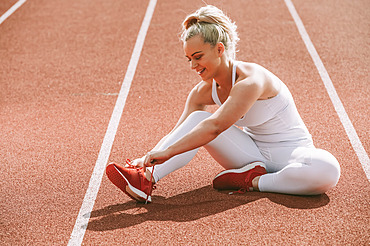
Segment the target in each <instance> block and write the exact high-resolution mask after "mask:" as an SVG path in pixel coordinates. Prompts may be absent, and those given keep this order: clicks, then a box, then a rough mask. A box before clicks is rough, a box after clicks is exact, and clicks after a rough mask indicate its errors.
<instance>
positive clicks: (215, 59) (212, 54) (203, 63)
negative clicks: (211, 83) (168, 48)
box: [184, 35, 222, 81]
mask: <svg viewBox="0 0 370 246" xmlns="http://www.w3.org/2000/svg"><path fill="white" fill-rule="evenodd" d="M184 52H185V56H186V58H188V59H189V63H190V66H191V69H195V71H196V72H197V73H198V74H199V76H200V77H202V79H203V80H204V81H207V80H210V79H213V78H214V77H215V75H216V73H217V68H218V66H219V65H220V63H221V59H220V58H221V55H220V53H221V54H222V52H219V48H218V45H215V46H212V45H211V44H210V43H205V42H204V41H203V37H202V36H201V35H196V36H194V37H192V38H190V39H189V40H187V41H186V42H185V43H184Z"/></svg>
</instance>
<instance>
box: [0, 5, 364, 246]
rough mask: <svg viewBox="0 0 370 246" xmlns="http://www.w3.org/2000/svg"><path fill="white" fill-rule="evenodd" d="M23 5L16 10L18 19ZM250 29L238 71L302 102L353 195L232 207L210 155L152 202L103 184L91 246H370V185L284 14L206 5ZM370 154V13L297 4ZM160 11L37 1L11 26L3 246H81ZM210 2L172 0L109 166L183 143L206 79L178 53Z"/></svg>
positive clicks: (5, 86) (259, 197)
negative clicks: (190, 24)
mask: <svg viewBox="0 0 370 246" xmlns="http://www.w3.org/2000/svg"><path fill="white" fill-rule="evenodd" d="M15 2H16V1H11V0H7V1H2V2H1V3H0V11H1V12H0V14H3V13H4V12H5V11H6V10H7V9H8V8H10V7H11V6H12V5H13V4H14V3H15ZM207 2H208V3H209V4H214V5H216V6H218V7H220V8H222V9H224V10H225V12H227V13H228V14H229V15H230V16H231V17H232V19H233V20H234V21H236V23H237V24H238V30H239V35H240V38H241V41H240V43H239V50H240V51H239V53H238V59H240V60H247V61H251V62H256V63H259V64H261V65H263V66H265V67H267V68H268V69H270V70H271V71H273V72H274V73H275V74H277V75H278V76H279V77H280V78H281V79H282V80H283V81H284V82H285V83H286V84H287V85H288V87H289V88H290V90H291V91H292V94H293V96H294V98H295V100H296V104H297V107H298V109H299V111H300V113H301V115H302V117H303V119H304V121H305V122H306V124H307V126H308V128H309V130H310V131H311V133H312V135H313V138H314V141H315V144H316V146H317V147H320V148H323V149H327V150H328V151H330V152H331V153H333V154H334V155H335V156H336V157H337V158H338V160H339V162H340V164H341V168H342V176H341V179H340V181H339V183H338V186H337V187H335V188H334V189H332V190H330V191H329V192H327V193H325V194H323V195H320V196H312V197H302V196H290V195H282V194H272V193H257V192H254V193H247V194H245V195H234V196H230V195H228V194H226V193H223V192H218V191H215V190H213V189H212V187H211V186H210V184H211V180H212V178H213V177H214V176H215V175H216V174H217V173H218V172H219V171H220V170H221V167H220V166H219V165H218V164H217V163H215V161H214V160H213V159H212V158H211V157H210V156H209V155H208V154H207V153H206V151H204V150H201V151H200V152H199V154H198V155H197V156H196V157H195V158H194V160H193V161H191V163H189V164H188V165H187V166H186V167H184V168H183V169H181V170H179V171H177V172H175V173H172V174H170V175H169V176H167V177H166V178H164V179H163V180H161V181H160V182H159V183H158V189H157V190H155V191H154V193H153V203H152V204H150V205H145V206H144V205H140V204H137V203H136V202H133V201H131V200H130V199H129V198H128V197H126V196H124V195H123V193H122V192H120V191H119V190H118V189H116V188H115V187H114V186H113V185H112V184H111V183H110V182H109V180H108V179H107V177H106V176H105V175H104V176H103V179H102V183H101V187H100V189H99V193H98V196H97V198H96V203H95V205H94V208H93V210H92V213H91V218H90V221H89V224H88V227H87V230H86V234H85V236H84V239H83V244H84V245H136V244H159V245H162V244H170V245H173V244H181V245H183V244H185V245H194V244H198V245H199V244H200V245H224V244H230V245H240V244H243V245H283V244H286V245H367V244H369V243H370V236H369V231H370V223H369V217H370V212H369V211H370V205H369V201H370V195H369V194H370V185H369V181H368V179H367V177H366V175H365V173H364V171H363V168H362V166H361V163H360V162H359V159H358V157H357V155H356V153H355V151H354V150H353V147H352V145H351V143H350V141H349V138H348V136H347V135H346V132H345V131H344V128H343V126H342V124H341V122H340V120H339V117H338V115H337V113H336V112H335V110H334V107H333V105H332V103H331V101H330V98H329V96H328V93H327V91H326V89H325V87H324V85H323V83H322V81H321V78H320V76H319V74H318V72H317V69H316V67H315V65H314V63H313V61H312V59H311V57H310V56H309V54H308V52H307V49H306V47H305V46H304V43H303V41H302V39H301V37H300V35H299V33H298V30H297V27H296V25H295V23H294V21H293V19H292V17H291V15H290V13H289V11H288V9H287V7H286V5H285V3H284V1H267V0H262V1H257V0H248V1H236V0H230V1H227V3H226V2H225V1H221V0H219V1H207ZM293 3H294V5H295V7H296V9H297V11H298V14H299V15H300V17H301V19H302V21H303V23H304V25H305V27H306V30H307V32H308V34H309V35H310V38H311V40H312V42H313V44H314V45H315V47H316V49H317V51H318V53H319V55H320V57H321V59H322V61H323V63H324V65H325V67H326V69H327V71H328V73H329V75H330V77H331V79H332V81H333V84H334V86H335V88H336V90H337V93H338V95H339V97H340V99H341V101H342V103H343V105H344V107H345V109H346V111H347V114H348V116H349V118H350V120H351V122H352V123H353V125H354V128H355V129H356V132H357V134H358V136H359V139H360V141H361V142H362V145H363V147H364V148H365V150H366V152H367V153H369V149H370V142H369V138H368V136H369V127H368V120H369V118H368V116H369V115H370V114H369V108H370V107H369V97H368V95H369V93H370V91H369V90H370V87H369V86H368V81H370V77H369V69H368V67H369V66H370V60H369V59H370V58H369V57H370V51H369V49H368V44H369V41H370V40H369V39H370V33H369V31H370V30H369V28H368V27H369V22H370V16H369V15H368V13H367V9H369V7H370V6H369V5H370V4H369V2H368V1H365V0H359V1H355V2H354V1H349V0H344V1H340V2H338V1H334V0H328V1H325V2H323V1H319V0H313V1H303V0H294V1H293ZM147 5H148V1H144V0H140V1H135V2H133V1H126V0H122V1H113V0H105V1H102V0H97V1H86V0H75V1H72V0H65V1H42V0H28V1H27V2H26V3H25V4H24V5H23V6H22V7H21V8H20V9H18V10H17V11H16V12H15V13H14V14H12V15H11V16H10V17H9V18H8V19H7V20H6V21H4V23H2V24H1V25H0V57H1V62H0V105H1V107H0V109H1V110H0V122H1V124H0V133H1V142H0V144H1V145H0V146H1V147H0V156H1V157H2V158H1V159H2V164H1V167H2V168H1V170H2V171H1V180H0V189H1V190H0V191H1V196H0V199H1V200H0V211H1V213H0V227H1V230H0V242H1V243H0V244H3V245H50V244H52V245H66V244H67V243H68V241H69V238H70V236H71V233H72V230H73V227H74V224H75V222H76V218H77V215H78V213H79V209H80V207H81V204H82V202H83V199H84V196H85V193H86V190H87V187H88V184H89V180H90V177H91V174H92V171H93V168H94V165H95V162H96V160H97V156H98V153H99V150H100V148H101V145H102V142H103V138H104V135H105V131H106V129H107V126H108V122H109V119H110V117H111V114H112V111H113V108H114V105H115V103H116V99H117V95H118V92H119V90H120V88H121V84H122V81H123V77H124V75H125V72H126V68H127V66H128V64H129V61H130V56H131V53H132V50H133V47H134V44H135V41H136V37H137V34H138V32H139V29H140V25H141V22H142V20H143V18H144V15H145V11H146V7H147ZM202 5H203V3H202V1H198V0H197V1H196V0H188V1H183V0H179V1H169V0H161V1H158V3H157V5H156V8H155V11H154V15H153V18H152V20H151V23H150V27H149V30H148V33H147V37H146V40H145V43H144V47H143V50H142V53H141V56H140V60H139V63H138V67H137V70H136V74H135V77H134V80H133V82H132V87H131V89H130V93H129V96H128V98H127V102H126V105H125V108H124V112H123V114H122V119H121V122H120V125H119V128H118V131H117V134H116V138H115V142H114V145H113V148H112V151H111V156H110V158H109V160H110V161H121V162H123V161H124V159H125V158H135V157H138V156H140V155H143V154H144V153H146V152H147V151H148V150H149V149H150V148H152V147H153V146H154V145H155V144H156V142H157V141H158V140H159V139H160V138H161V136H163V135H164V134H166V133H168V132H169V131H170V130H171V128H172V127H173V126H174V124H175V123H176V121H177V118H178V117H179V115H180V114H181V112H182V107H183V104H184V101H185V98H186V96H187V93H188V91H189V90H190V89H191V88H192V87H193V86H194V85H195V83H197V81H198V80H199V78H198V76H197V75H196V73H194V72H193V71H191V70H190V69H189V67H188V64H187V61H186V58H184V54H183V51H182V45H181V42H180V41H179V39H178V34H179V32H180V30H181V29H180V24H181V22H182V20H183V19H184V17H185V16H186V14H188V13H190V12H192V11H194V10H195V9H197V8H198V7H200V6H202Z"/></svg>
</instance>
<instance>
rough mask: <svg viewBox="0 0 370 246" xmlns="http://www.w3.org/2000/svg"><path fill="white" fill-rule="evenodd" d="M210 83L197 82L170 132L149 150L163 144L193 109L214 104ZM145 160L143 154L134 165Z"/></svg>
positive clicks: (154, 149)
mask: <svg viewBox="0 0 370 246" xmlns="http://www.w3.org/2000/svg"><path fill="white" fill-rule="evenodd" d="M211 89H212V85H210V84H209V83H206V82H204V81H202V82H200V83H198V84H197V85H196V86H195V87H194V88H193V89H192V90H191V91H190V93H189V95H188V97H187V100H186V103H185V107H184V110H183V112H182V114H181V116H180V118H179V120H178V121H177V123H176V125H175V127H174V128H173V129H172V130H171V132H170V133H168V134H167V135H166V136H164V137H163V138H162V139H161V140H160V141H159V142H158V143H157V144H156V146H155V147H154V148H153V149H152V150H151V152H155V151H158V149H159V147H160V146H161V145H162V144H163V142H164V141H165V140H166V138H167V136H169V135H170V134H171V133H172V132H173V131H175V130H176V129H177V127H179V126H180V125H181V124H182V122H184V120H185V119H186V118H187V117H188V116H189V115H190V114H191V113H192V112H194V111H197V110H204V109H205V107H206V105H211V104H214V102H213V99H212V94H211ZM144 160H145V156H143V157H142V158H139V159H136V160H134V161H133V163H132V164H133V165H134V166H143V163H144Z"/></svg>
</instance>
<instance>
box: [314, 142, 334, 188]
mask: <svg viewBox="0 0 370 246" xmlns="http://www.w3.org/2000/svg"><path fill="white" fill-rule="evenodd" d="M312 164H313V165H312V166H314V167H315V168H317V172H316V175H317V176H316V178H315V181H316V182H315V183H313V185H314V186H315V188H316V189H317V193H324V192H326V191H328V190H330V189H331V188H333V187H335V186H336V185H337V183H338V181H339V178H340V165H339V162H338V160H337V159H336V158H335V157H334V156H333V155H332V154H331V153H329V152H327V151H326V150H321V149H318V150H317V151H316V154H315V155H314V156H313V157H312Z"/></svg>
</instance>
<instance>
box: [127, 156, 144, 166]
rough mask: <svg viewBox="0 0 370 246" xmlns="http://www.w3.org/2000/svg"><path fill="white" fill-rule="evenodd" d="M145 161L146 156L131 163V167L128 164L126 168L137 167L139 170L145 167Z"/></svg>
mask: <svg viewBox="0 0 370 246" xmlns="http://www.w3.org/2000/svg"><path fill="white" fill-rule="evenodd" d="M144 160H145V156H143V157H141V158H138V159H135V160H133V161H131V163H130V164H131V166H130V165H129V164H126V165H125V167H126V168H127V167H132V166H134V167H137V168H140V167H144Z"/></svg>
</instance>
